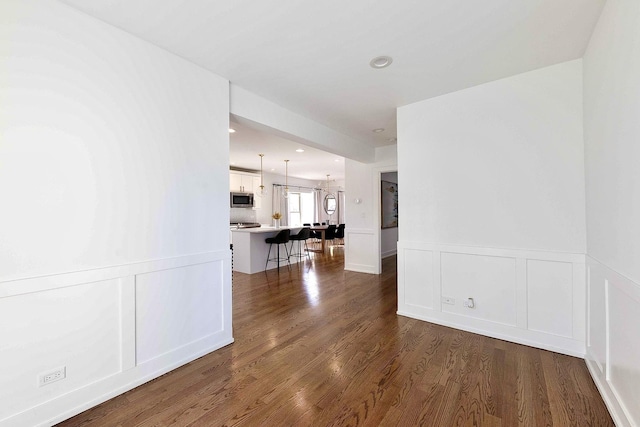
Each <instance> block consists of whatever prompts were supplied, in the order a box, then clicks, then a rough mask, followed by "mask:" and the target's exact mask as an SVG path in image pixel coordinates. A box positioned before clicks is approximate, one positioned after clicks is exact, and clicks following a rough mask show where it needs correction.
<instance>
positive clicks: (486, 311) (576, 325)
mask: <svg viewBox="0 0 640 427" xmlns="http://www.w3.org/2000/svg"><path fill="white" fill-rule="evenodd" d="M427 260H432V263H431V264H429V263H428V262H427ZM584 270H585V261H584V255H583V254H571V253H558V252H541V251H528V250H513V249H498V248H484V247H469V246H455V245H440V244H434V243H424V242H407V241H400V242H398V314H401V315H404V316H408V317H413V318H416V319H421V320H425V321H429V322H433V323H438V324H442V325H446V326H451V327H454V328H458V329H463V330H467V331H470V332H475V333H479V334H483V335H487V336H492V337H495V338H500V339H505V340H509V341H513V342H517V343H521V344H526V345H530V346H533V347H538V348H543V349H546V350H551V351H556V352H559V353H564V354H569V355H572V356H578V357H583V356H584V354H585V308H584V306H585V304H586V303H585V298H586V297H585V275H584ZM430 271H432V272H430ZM429 277H430V278H431V280H430V281H429V280H428V278H429ZM425 287H427V288H428V287H430V288H431V289H425ZM556 292H557V295H556ZM429 298H430V299H431V302H432V303H431V305H429V303H430V302H429ZM445 298H449V299H452V300H453V304H447V303H445V302H444V299H445ZM468 298H473V301H474V304H475V307H474V308H468V307H465V306H464V302H465V301H466V300H467V299H468ZM550 300H553V301H552V302H551V303H550ZM421 301H425V302H421ZM450 301H451V300H450ZM550 311H552V316H551V318H549V319H547V318H544V316H545V313H549V312H550ZM556 320H557V321H559V323H558V324H557V325H556V324H555V321H556Z"/></svg>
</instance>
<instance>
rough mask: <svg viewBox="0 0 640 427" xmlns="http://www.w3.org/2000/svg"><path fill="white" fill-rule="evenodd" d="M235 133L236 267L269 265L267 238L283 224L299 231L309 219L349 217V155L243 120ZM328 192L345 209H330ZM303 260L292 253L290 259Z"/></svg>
mask: <svg viewBox="0 0 640 427" xmlns="http://www.w3.org/2000/svg"><path fill="white" fill-rule="evenodd" d="M229 133H230V134H229V140H230V144H229V146H230V150H229V152H230V153H229V161H230V165H229V166H230V168H229V169H230V170H229V202H230V203H229V208H230V215H229V221H230V224H229V235H230V243H231V244H232V247H233V271H237V272H241V273H246V274H254V273H258V272H262V271H264V270H265V263H266V261H267V254H268V252H269V244H267V243H266V242H265V239H267V238H269V237H274V236H275V235H276V234H278V232H279V231H280V230H282V229H290V230H291V234H292V235H293V234H296V233H298V231H299V230H300V229H301V228H302V227H303V224H305V223H309V224H313V223H327V224H338V223H341V222H344V209H343V206H344V158H342V157H339V156H336V155H334V154H331V153H327V152H324V151H320V150H317V149H314V148H311V147H307V146H304V145H302V144H300V143H297V142H294V141H290V140H287V139H284V138H281V137H279V136H275V135H272V134H268V133H266V132H263V131H259V130H256V129H253V128H251V127H248V126H245V125H241V124H239V123H233V122H232V123H231V124H230V130H229ZM327 196H329V197H330V199H332V200H333V199H335V205H336V206H337V207H339V209H334V210H329V212H327V211H325V210H324V208H323V204H324V203H325V202H324V198H325V197H327ZM274 215H275V216H280V219H279V220H275V219H274V218H273V217H274ZM290 246H291V243H289V244H288V245H287V248H289V247H290ZM273 251H276V245H275V244H274V245H273ZM273 251H272V254H271V258H273V257H274V255H273ZM282 251H284V248H282V246H281V252H282ZM294 252H297V245H294ZM312 256H313V255H312ZM281 257H286V255H284V254H282V253H281ZM299 260H300V258H297V257H293V256H292V257H291V258H290V263H291V264H293V263H296V262H298V261H299ZM284 263H285V264H286V261H285V262H284ZM280 267H282V261H281V263H280ZM274 268H278V265H277V263H276V262H269V263H268V264H267V269H268V270H271V269H274Z"/></svg>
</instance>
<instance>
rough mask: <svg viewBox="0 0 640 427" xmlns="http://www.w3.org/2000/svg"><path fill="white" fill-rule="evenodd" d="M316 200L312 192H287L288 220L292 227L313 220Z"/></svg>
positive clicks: (309, 222)
mask: <svg viewBox="0 0 640 427" xmlns="http://www.w3.org/2000/svg"><path fill="white" fill-rule="evenodd" d="M315 209H316V200H315V197H313V193H312V192H309V193H302V192H301V193H293V192H290V193H289V222H288V224H289V225H291V226H292V227H297V226H301V225H302V224H304V223H308V224H311V223H312V222H313V221H314V219H313V218H314V212H315Z"/></svg>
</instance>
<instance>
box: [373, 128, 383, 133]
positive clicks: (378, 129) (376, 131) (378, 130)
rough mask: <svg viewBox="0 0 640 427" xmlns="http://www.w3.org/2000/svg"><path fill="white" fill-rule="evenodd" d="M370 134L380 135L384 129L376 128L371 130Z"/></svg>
mask: <svg viewBox="0 0 640 427" xmlns="http://www.w3.org/2000/svg"><path fill="white" fill-rule="evenodd" d="M372 132H375V133H382V132H384V128H377V129H374V130H372Z"/></svg>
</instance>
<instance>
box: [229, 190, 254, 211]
mask: <svg viewBox="0 0 640 427" xmlns="http://www.w3.org/2000/svg"><path fill="white" fill-rule="evenodd" d="M231 207H232V208H252V207H253V193H233V192H232V193H231Z"/></svg>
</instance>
